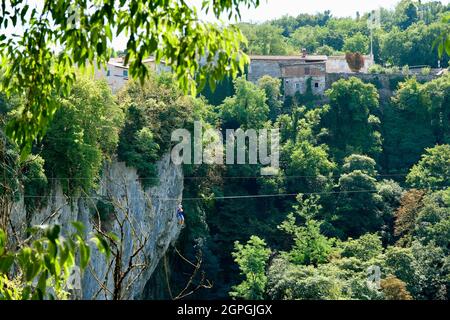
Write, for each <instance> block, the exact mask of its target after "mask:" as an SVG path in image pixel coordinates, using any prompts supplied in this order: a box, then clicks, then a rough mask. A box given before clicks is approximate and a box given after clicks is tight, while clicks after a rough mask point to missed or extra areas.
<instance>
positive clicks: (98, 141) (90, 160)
mask: <svg viewBox="0 0 450 320" xmlns="http://www.w3.org/2000/svg"><path fill="white" fill-rule="evenodd" d="M60 103H61V107H60V108H59V109H58V112H57V113H56V114H55V117H54V119H53V121H52V123H51V125H50V127H49V130H48V132H47V134H46V136H45V138H44V140H43V143H42V146H43V152H42V156H43V158H44V160H45V171H46V172H47V173H48V176H51V177H55V178H57V179H59V180H60V182H61V184H62V186H63V190H64V192H65V193H66V194H73V193H75V192H78V191H80V190H84V191H85V192H89V191H90V190H91V189H92V188H94V187H96V180H97V179H98V177H99V172H100V169H101V167H102V163H103V160H105V159H109V158H110V157H111V156H112V154H113V153H114V151H115V149H116V145H117V142H118V133H119V130H120V126H121V125H122V121H123V113H122V111H121V110H120V108H119V107H118V106H117V104H116V103H115V102H114V98H113V95H112V93H111V89H110V88H109V86H108V84H107V83H106V82H104V81H93V80H91V79H89V78H87V77H82V76H80V77H78V80H77V82H76V84H75V85H74V87H73V89H72V93H71V95H70V96H69V97H68V98H67V99H62V100H61V101H60Z"/></svg>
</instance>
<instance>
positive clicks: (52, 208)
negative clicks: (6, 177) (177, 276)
mask: <svg viewBox="0 0 450 320" xmlns="http://www.w3.org/2000/svg"><path fill="white" fill-rule="evenodd" d="M157 167H158V175H157V176H158V180H159V183H158V184H157V185H156V186H154V187H151V188H148V189H147V190H144V188H143V187H142V185H141V182H140V181H139V177H138V175H137V173H136V170H135V169H133V168H129V167H127V166H126V165H125V164H124V163H122V162H117V161H113V162H112V163H110V164H108V165H106V166H105V168H104V170H103V174H102V178H101V182H100V183H99V189H98V191H97V192H96V193H95V194H93V195H80V196H78V197H75V198H73V199H68V198H67V197H66V196H65V195H64V194H63V192H62V189H61V187H59V186H56V187H55V188H53V191H52V192H51V194H50V196H49V199H48V204H47V205H46V206H45V207H44V208H42V209H41V210H40V211H39V212H36V213H33V215H32V216H31V217H28V218H27V217H26V214H25V209H24V205H23V200H21V201H19V202H18V203H17V204H16V205H15V208H14V210H13V213H12V217H13V225H14V226H15V229H16V231H17V232H18V233H19V234H21V235H24V234H25V229H26V227H27V226H31V225H39V224H59V225H61V226H62V228H63V231H66V232H67V231H68V229H70V228H71V226H70V222H71V221H80V222H82V223H83V224H84V225H85V226H86V227H87V231H88V232H92V231H95V228H94V226H95V225H97V221H98V214H97V210H96V204H97V201H98V199H100V198H101V199H108V201H109V203H111V204H112V205H113V207H114V214H111V215H110V216H109V217H108V218H107V219H102V220H103V222H102V226H101V228H102V230H104V231H107V232H113V233H114V234H116V235H119V234H120V230H121V228H120V227H119V224H120V223H121V224H123V241H122V245H123V253H124V254H123V258H122V270H124V271H125V270H126V268H127V265H128V262H129V260H130V257H131V256H132V255H133V254H135V253H136V252H138V253H137V254H136V256H135V257H134V258H133V264H134V265H136V267H135V268H133V270H132V271H131V272H130V273H129V274H128V276H127V277H126V278H125V280H124V283H123V290H122V295H121V298H123V299H140V298H142V294H143V291H144V287H145V285H146V283H147V281H148V280H149V279H150V277H151V275H152V273H153V272H154V270H155V268H156V267H157V265H158V263H159V261H160V259H161V258H162V257H163V256H164V254H165V253H166V251H167V249H168V248H169V246H170V245H171V244H172V243H174V242H175V241H176V239H177V238H178V235H179V233H180V230H181V228H180V226H179V225H178V222H177V219H176V207H177V204H178V203H179V202H180V201H181V198H182V193H183V172H182V168H181V166H176V165H174V164H173V163H171V162H170V157H169V155H166V156H164V157H163V158H162V160H161V161H159V162H158V163H157ZM141 246H142V249H141V250H139V248H140V247H141ZM112 269H113V268H112V267H109V262H108V261H106V259H105V257H104V256H103V255H102V254H100V253H99V252H98V251H97V250H96V249H95V248H94V247H93V248H92V255H91V262H90V267H89V268H88V270H86V271H85V273H84V274H83V275H82V276H81V289H80V290H78V291H77V294H78V296H79V297H80V298H82V299H111V297H112V292H113V291H114V289H113V288H114V283H113V276H112ZM100 283H102V285H103V286H104V288H105V287H106V288H107V289H102V288H101V287H102V285H101V284H100Z"/></svg>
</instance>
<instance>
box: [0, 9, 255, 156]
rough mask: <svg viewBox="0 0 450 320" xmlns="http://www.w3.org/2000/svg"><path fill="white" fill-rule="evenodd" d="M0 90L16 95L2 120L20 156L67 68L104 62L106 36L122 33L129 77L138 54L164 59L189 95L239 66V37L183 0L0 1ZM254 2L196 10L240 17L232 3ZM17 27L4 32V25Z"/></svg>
mask: <svg viewBox="0 0 450 320" xmlns="http://www.w3.org/2000/svg"><path fill="white" fill-rule="evenodd" d="M0 4H1V5H0V30H2V31H3V32H2V33H0V50H1V51H0V54H1V58H0V59H1V73H0V74H1V75H2V76H1V77H2V78H1V84H0V91H3V92H4V93H5V94H6V95H7V96H12V95H15V96H19V97H20V98H21V99H22V101H23V105H22V108H21V109H20V110H19V111H18V112H17V113H16V115H15V116H14V117H13V119H12V120H11V121H10V122H9V124H8V125H7V128H6V131H7V133H8V135H9V136H10V137H11V138H12V139H13V140H15V141H16V142H17V143H18V145H19V146H20V147H21V150H22V155H26V154H27V153H28V152H29V151H30V148H31V145H32V143H33V141H34V140H35V139H37V138H40V137H42V136H43V134H44V133H45V130H46V128H47V127H48V123H49V121H50V120H51V118H52V115H53V114H54V113H55V111H56V110H57V108H58V103H57V97H58V96H61V95H67V94H68V93H69V91H70V88H71V86H72V84H73V82H74V81H75V78H76V74H75V70H74V68H73V66H78V67H85V66H87V65H94V64H97V65H98V66H99V67H100V66H102V65H103V66H104V65H105V63H106V62H107V61H108V60H109V58H110V57H111V54H112V45H111V44H112V40H113V39H114V38H115V37H117V36H119V35H120V36H123V35H125V36H126V38H127V42H126V56H125V63H126V64H129V75H130V76H131V77H132V78H135V79H139V80H140V81H141V82H142V81H144V80H145V78H146V77H147V75H148V73H149V70H148V67H147V66H145V65H144V64H143V63H142V60H143V59H145V58H147V57H148V56H154V57H155V59H156V62H157V63H158V62H160V61H161V60H164V62H165V63H166V64H167V65H168V66H170V67H171V68H172V70H173V72H174V75H175V77H176V79H177V81H178V83H179V85H180V87H181V88H182V89H183V90H184V91H185V92H186V93H187V92H190V93H191V94H195V93H196V92H197V90H199V89H201V88H202V87H203V86H204V85H205V84H206V82H207V80H208V81H209V84H210V86H212V87H213V88H214V85H215V82H216V81H217V80H219V79H221V78H222V77H223V76H225V75H229V76H236V75H237V73H238V72H239V71H243V70H244V66H245V64H246V63H248V57H247V56H246V55H245V54H244V53H243V52H242V51H241V49H240V46H241V43H243V42H245V41H246V40H245V37H244V36H243V35H242V33H241V32H240V31H239V30H238V29H237V27H235V26H233V25H228V26H224V25H220V24H218V23H208V22H203V21H201V20H200V19H199V16H198V10H197V9H196V8H195V7H193V6H192V5H191V6H190V5H188V4H187V3H186V2H185V1H184V0H93V1H87V0H51V1H48V0H44V1H42V2H41V3H40V4H41V6H36V2H28V1H26V0H0ZM258 4H259V0H204V1H203V2H202V6H201V8H200V9H199V10H201V11H203V12H205V13H211V12H212V13H213V14H214V15H215V16H216V17H217V18H220V16H222V14H224V15H226V16H227V17H228V18H229V19H233V18H235V19H236V20H237V19H238V18H239V17H240V12H239V6H240V5H241V6H246V7H250V6H257V5H258ZM8 27H9V28H11V27H13V28H14V30H16V29H17V30H22V31H23V32H17V33H18V34H14V32H12V33H11V32H9V33H8V34H6V32H5V30H7V28H8Z"/></svg>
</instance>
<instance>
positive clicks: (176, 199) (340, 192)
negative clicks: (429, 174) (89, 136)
mask: <svg viewBox="0 0 450 320" xmlns="http://www.w3.org/2000/svg"><path fill="white" fill-rule="evenodd" d="M448 188H450V186H443V187H440V188H428V190H433V191H443V190H447V189H448ZM413 189H416V188H403V190H413ZM378 191H379V190H347V191H342V190H341V191H322V192H297V193H276V194H255V195H234V196H216V197H186V198H182V199H180V198H163V197H158V196H149V197H150V198H151V199H159V200H161V201H180V200H182V201H192V200H227V199H251V198H254V199H258V198H274V197H293V196H297V195H299V194H303V195H327V194H358V193H377V192H378ZM23 197H24V198H62V199H68V198H70V197H66V196H31V195H24V196H23ZM74 198H76V199H97V200H105V197H102V196H80V197H74ZM130 199H141V197H134V198H128V200H130Z"/></svg>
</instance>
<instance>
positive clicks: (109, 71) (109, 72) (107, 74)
mask: <svg viewBox="0 0 450 320" xmlns="http://www.w3.org/2000/svg"><path fill="white" fill-rule="evenodd" d="M110 75H111V70H109V69H108V70H107V71H106V76H107V77H109V76H110Z"/></svg>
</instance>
